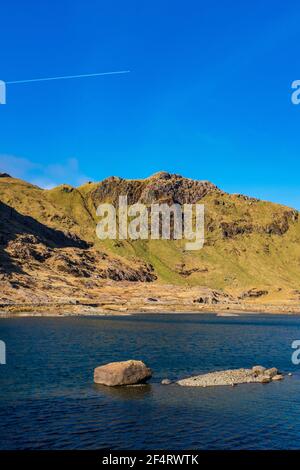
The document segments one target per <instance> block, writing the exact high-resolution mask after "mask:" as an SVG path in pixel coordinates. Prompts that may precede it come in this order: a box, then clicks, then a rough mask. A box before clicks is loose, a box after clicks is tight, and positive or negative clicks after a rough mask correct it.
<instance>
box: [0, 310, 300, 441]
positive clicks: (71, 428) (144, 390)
mask: <svg viewBox="0 0 300 470" xmlns="http://www.w3.org/2000/svg"><path fill="white" fill-rule="evenodd" d="M0 339H1V340H3V341H5V343H6V347H7V364H6V365H1V366H0V384H1V387H0V428H1V429H0V431H1V433H0V436H1V437H0V448H1V449H107V448H109V449H128V450H129V449H176V450H180V449H199V450H200V449H297V448H300V366H298V367H297V366H295V365H293V364H292V362H291V355H292V352H293V350H292V349H291V343H292V341H293V340H295V339H300V317H291V316H281V315H280V316H275V315H260V316H257V315H255V316H251V315H245V316H239V317H226V318H225V317H216V316H215V315H212V314H208V315H202V314H201V315H188V314H184V315H178V314H176V315H136V316H123V317H121V316H120V317H98V318H97V317H76V318H75V317H63V318H54V317H53V318H30V317H28V318H7V319H1V320H0ZM127 359H141V360H143V361H145V363H146V364H147V365H148V366H149V367H151V368H152V370H153V372H154V375H153V378H152V379H151V381H150V383H149V385H147V386H143V387H126V388H108V387H103V386H99V385H98V386H97V385H95V384H94V383H93V369H94V368H95V367H96V366H98V365H101V364H104V363H107V362H111V361H119V360H127ZM256 364H261V365H264V366H266V367H272V366H275V367H278V368H279V369H280V370H281V371H282V372H292V373H293V376H292V377H286V378H285V379H284V381H282V382H274V383H270V384H264V385H263V384H245V385H239V386H237V387H233V388H232V387H216V388H187V387H179V386H176V385H169V386H164V385H161V384H160V381H161V380H162V379H163V378H170V379H178V378H182V377H185V376H189V375H192V374H199V373H202V372H208V371H212V370H220V369H228V368H237V367H252V366H253V365H256Z"/></svg>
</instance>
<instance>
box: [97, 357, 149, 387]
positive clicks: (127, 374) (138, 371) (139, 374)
mask: <svg viewBox="0 0 300 470" xmlns="http://www.w3.org/2000/svg"><path fill="white" fill-rule="evenodd" d="M151 377H152V371H151V369H149V368H148V367H147V366H146V365H145V364H144V362H142V361H135V360H130V361H121V362H111V363H109V364H105V365H103V366H99V367H96V369H95V370H94V382H95V383H97V384H102V385H107V386H109V387H115V386H118V385H135V384H140V383H144V382H146V381H147V380H148V379H150V378H151Z"/></svg>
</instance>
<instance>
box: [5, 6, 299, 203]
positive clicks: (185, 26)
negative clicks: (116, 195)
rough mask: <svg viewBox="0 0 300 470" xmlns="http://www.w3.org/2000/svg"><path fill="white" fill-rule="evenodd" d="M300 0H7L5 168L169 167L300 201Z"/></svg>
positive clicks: (59, 176) (122, 172) (67, 176)
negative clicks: (296, 101) (298, 87)
mask: <svg viewBox="0 0 300 470" xmlns="http://www.w3.org/2000/svg"><path fill="white" fill-rule="evenodd" d="M299 35H300V5H299V3H298V4H297V2H296V1H294V2H289V1H286V2H282V1H277V0H272V1H270V0H267V1H254V2H253V1H252V2H250V1H249V2H238V1H224V0H223V1H219V0H216V1H214V2H205V1H201V0H198V1H196V0H185V1H184V2H183V1H182V0H181V1H178V0H172V1H170V0H168V1H166V0H159V1H157V0H152V1H151V2H149V1H143V0H139V1H132V0H128V1H126V2H125V1H121V0H111V1H109V2H106V1H105V2H104V1H101V0H97V1H96V0H84V1H81V0H73V1H66V0H60V1H58V0H56V1H54V0H52V1H51V2H40V1H37V0H27V1H26V2H24V1H14V0H11V1H10V2H5V3H4V2H2V4H1V29H0V44H1V49H0V79H2V80H4V81H13V80H22V79H31V78H38V77H51V76H61V75H75V74H84V73H95V72H105V71H113V70H127V69H130V70H131V73H130V74H127V75H115V76H105V77H95V78H86V79H84V78H82V79H75V80H62V81H54V82H37V83H31V84H15V85H8V87H7V104H6V105H3V106H0V123H1V127H0V171H1V170H6V171H8V172H10V173H12V174H13V175H15V176H19V177H22V178H24V179H27V180H30V181H32V182H34V183H36V184H39V185H42V186H44V187H50V186H51V185H55V184H59V183H63V182H67V183H70V184H74V185H78V184H80V183H81V182H83V181H85V180H87V179H88V180H95V181H97V180H101V179H103V178H105V177H107V176H110V175H118V176H122V177H128V178H142V177H146V176H149V175H150V174H152V173H154V172H156V171H159V170H165V171H169V172H173V173H179V174H182V175H184V176H187V177H191V178H196V179H207V180H210V181H212V182H214V183H215V184H217V185H218V186H219V187H220V188H222V189H224V190H226V191H229V192H239V193H245V194H249V195H252V196H257V197H261V198H263V199H268V200H272V201H276V202H281V203H284V204H287V205H290V206H293V207H296V208H298V209H300V188H299V186H300V185H299V176H298V175H299V170H300V138H299V135H300V133H299V126H300V106H295V105H292V103H291V83H292V81H294V80H296V79H300V67H299V58H298V56H299Z"/></svg>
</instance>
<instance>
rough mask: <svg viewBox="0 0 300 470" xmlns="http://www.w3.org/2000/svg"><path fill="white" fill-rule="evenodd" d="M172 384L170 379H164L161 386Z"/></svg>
mask: <svg viewBox="0 0 300 470" xmlns="http://www.w3.org/2000/svg"><path fill="white" fill-rule="evenodd" d="M171 383H172V380H170V379H163V380H162V381H161V384H162V385H170V384H171Z"/></svg>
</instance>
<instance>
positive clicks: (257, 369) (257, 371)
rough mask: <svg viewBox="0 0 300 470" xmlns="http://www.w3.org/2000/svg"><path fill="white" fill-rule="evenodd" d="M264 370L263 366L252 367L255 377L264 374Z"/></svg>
mask: <svg viewBox="0 0 300 470" xmlns="http://www.w3.org/2000/svg"><path fill="white" fill-rule="evenodd" d="M265 370H266V368H265V367H263V366H254V367H252V371H253V373H254V374H256V375H261V374H263V373H264V372H265Z"/></svg>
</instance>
